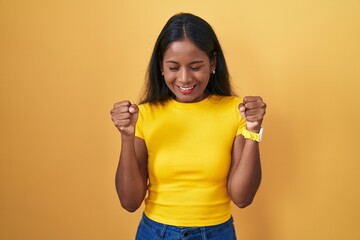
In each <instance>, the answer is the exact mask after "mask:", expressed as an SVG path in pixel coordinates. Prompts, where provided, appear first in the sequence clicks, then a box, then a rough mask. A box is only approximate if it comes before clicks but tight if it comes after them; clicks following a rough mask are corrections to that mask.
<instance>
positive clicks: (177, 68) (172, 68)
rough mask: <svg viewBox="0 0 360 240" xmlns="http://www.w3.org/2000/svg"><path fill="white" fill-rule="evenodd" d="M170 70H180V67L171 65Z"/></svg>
mask: <svg viewBox="0 0 360 240" xmlns="http://www.w3.org/2000/svg"><path fill="white" fill-rule="evenodd" d="M169 70H170V71H177V70H179V67H169Z"/></svg>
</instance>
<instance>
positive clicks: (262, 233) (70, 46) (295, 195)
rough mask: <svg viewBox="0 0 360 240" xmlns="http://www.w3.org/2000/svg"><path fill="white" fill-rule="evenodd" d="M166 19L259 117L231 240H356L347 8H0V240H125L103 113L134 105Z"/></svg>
mask: <svg viewBox="0 0 360 240" xmlns="http://www.w3.org/2000/svg"><path fill="white" fill-rule="evenodd" d="M178 12H191V13H194V14H196V15H199V16H201V17H202V18H204V19H206V20H207V21H208V22H209V23H210V24H211V25H212V26H213V28H214V29H215V31H216V33H217V35H218V38H219V40H220V42H221V44H222V47H223V49H224V53H225V56H226V59H227V62H228V65H229V70H230V74H231V76H232V82H233V84H234V86H235V88H236V92H237V94H238V95H239V96H246V95H260V96H262V97H263V98H264V100H265V101H266V103H267V104H268V112H267V114H266V118H265V121H264V125H263V126H264V138H263V139H264V141H263V142H262V143H261V154H262V164H263V181H262V184H261V187H260V190H259V192H258V194H257V196H256V199H255V201H254V202H253V204H252V205H251V206H250V207H248V208H245V209H238V208H236V207H235V206H234V207H233V215H234V219H235V227H236V231H237V234H238V238H239V239H246V240H303V239H307V240H358V239H360V229H359V226H360V204H359V202H360V191H359V183H360V175H359V170H360V154H359V140H358V139H359V137H360V136H359V135H360V127H359V122H360V114H359V110H360V57H359V56H360V1H358V0H311V1H310V0H303V1H280V0H268V1H261V0H253V1H243V0H240V1H237V0H229V1H214V0H207V1H203V0H196V1H190V0H152V1H145V0H144V1H130V0H122V1H121V0H120V1H115V0H101V1H100V0H87V1H84V0H83V1H81V0H62V1H55V0H31V1H30V0H28V1H26V0H0V107H1V108H0V239H4V240H23V239H26V240H64V239H66V240H82V239H84V240H99V239H109V240H110V239H114V240H115V239H124V240H128V239H129V240H130V239H134V235H135V232H136V228H137V225H138V222H139V220H140V217H141V213H142V209H143V207H141V209H139V210H138V211H137V212H136V213H128V212H126V211H125V210H123V209H122V208H121V207H120V204H119V201H118V198H117V195H116V191H115V185H114V176H115V171H116V167H117V162H118V156H119V152H120V135H119V133H118V132H117V130H116V129H115V127H114V126H113V124H112V122H111V119H110V110H111V108H112V106H113V104H114V103H115V102H117V101H120V100H124V99H128V100H131V101H133V102H134V103H137V102H138V101H139V98H140V96H141V90H142V86H143V83H144V76H145V71H146V69H147V64H148V61H149V59H150V54H151V52H152V49H153V45H154V43H155V40H156V37H157V36H158V34H159V32H160V30H161V29H162V27H163V25H164V24H165V22H166V21H167V20H168V18H170V17H171V16H172V15H173V14H175V13H178Z"/></svg>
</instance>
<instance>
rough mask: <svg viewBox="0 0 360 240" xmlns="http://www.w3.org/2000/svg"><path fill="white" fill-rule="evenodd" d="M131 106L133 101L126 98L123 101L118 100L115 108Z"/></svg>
mask: <svg viewBox="0 0 360 240" xmlns="http://www.w3.org/2000/svg"><path fill="white" fill-rule="evenodd" d="M130 106H131V102H130V101H128V100H124V101H121V102H117V103H115V104H114V106H113V108H114V109H115V108H119V107H130Z"/></svg>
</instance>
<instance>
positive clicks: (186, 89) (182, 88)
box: [179, 86, 194, 91]
mask: <svg viewBox="0 0 360 240" xmlns="http://www.w3.org/2000/svg"><path fill="white" fill-rule="evenodd" d="M179 88H180V89H181V90H183V91H188V90H190V89H193V88H194V86H192V87H188V88H184V87H180V86H179Z"/></svg>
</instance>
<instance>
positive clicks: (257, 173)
mask: <svg viewBox="0 0 360 240" xmlns="http://www.w3.org/2000/svg"><path fill="white" fill-rule="evenodd" d="M239 111H240V114H241V116H242V117H243V119H244V120H245V121H246V128H247V130H248V131H252V132H254V133H258V132H259V131H260V128H261V124H262V121H263V118H264V115H265V113H266V104H265V103H264V102H263V100H262V98H261V97H244V102H243V103H241V104H240V105H239ZM260 182H261V164H260V152H259V143H258V142H256V141H253V140H249V139H245V138H244V136H243V135H239V136H237V137H236V138H235V139H234V143H233V147H232V153H231V167H230V171H229V177H228V191H229V194H230V196H231V199H232V201H233V202H234V203H235V204H236V205H237V206H238V207H241V208H244V207H246V206H248V205H250V204H251V203H252V201H253V199H254V197H255V194H256V192H257V190H258V188H259V186H260Z"/></svg>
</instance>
